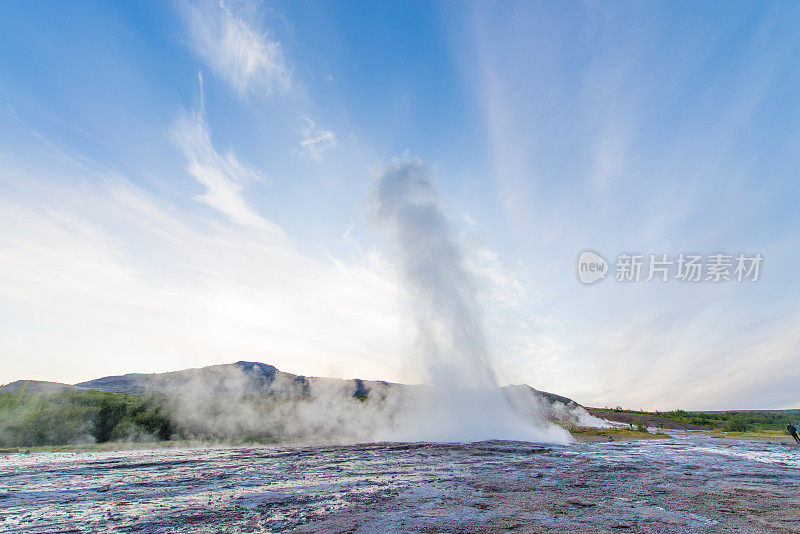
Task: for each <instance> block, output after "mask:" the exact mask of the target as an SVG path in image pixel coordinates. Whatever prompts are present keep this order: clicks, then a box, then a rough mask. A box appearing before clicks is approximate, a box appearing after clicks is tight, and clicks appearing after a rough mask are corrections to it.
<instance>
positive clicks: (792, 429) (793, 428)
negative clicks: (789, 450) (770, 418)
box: [786, 421, 800, 443]
mask: <svg viewBox="0 0 800 534" xmlns="http://www.w3.org/2000/svg"><path fill="white" fill-rule="evenodd" d="M795 424H797V421H795ZM786 430H788V431H789V434H791V435H792V437H793V438H794V440H795V441H796V442H797V443H800V438H798V437H797V427H796V426H794V425H793V424H792V423H789V424H788V425H786Z"/></svg>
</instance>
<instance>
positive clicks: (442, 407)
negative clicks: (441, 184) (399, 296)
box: [371, 159, 569, 442]
mask: <svg viewBox="0 0 800 534" xmlns="http://www.w3.org/2000/svg"><path fill="white" fill-rule="evenodd" d="M371 200H372V211H373V215H374V217H375V219H376V221H377V222H378V223H379V225H380V226H381V227H383V228H385V229H386V230H387V233H388V234H389V236H390V238H391V239H392V241H393V242H395V243H396V249H397V250H396V252H397V255H398V258H399V260H400V264H401V269H402V275H403V279H404V281H405V288H406V290H407V292H408V295H409V297H410V301H411V304H412V306H413V321H414V326H415V329H416V341H417V344H418V347H417V348H418V350H419V352H420V354H421V357H422V358H423V363H424V366H425V369H426V370H427V372H428V374H429V378H430V380H431V383H432V386H433V388H432V389H431V390H430V392H429V393H426V394H424V395H422V397H425V398H420V399H417V403H418V404H417V405H416V406H413V407H411V408H412V410H411V413H412V414H413V417H412V418H411V419H410V420H409V421H408V424H406V425H404V426H403V427H401V428H400V429H399V435H398V437H399V438H401V439H417V440H426V441H474V440H483V439H521V440H545V441H562V442H563V441H567V440H568V439H569V436H568V434H567V433H566V432H564V431H562V429H560V428H557V427H554V426H553V425H549V424H548V423H546V422H545V421H543V420H527V421H523V420H522V419H521V418H520V417H519V415H517V413H515V412H514V410H512V409H511V408H510V407H509V405H508V404H507V403H506V401H505V399H504V398H503V394H502V392H501V390H500V389H499V387H498V383H497V379H496V377H495V373H494V370H493V367H492V362H491V357H490V352H489V350H488V347H487V342H486V336H485V334H484V324H483V318H482V314H481V308H480V306H479V299H478V297H477V285H476V281H475V278H474V275H473V273H472V272H470V271H469V269H467V268H466V267H465V262H464V250H463V248H462V246H461V244H460V243H459V242H458V241H457V239H456V238H455V236H454V235H453V230H452V228H451V225H450V223H449V222H448V221H447V218H446V217H445V215H444V213H443V211H442V209H441V207H440V205H439V199H438V197H437V195H436V192H435V190H434V188H433V184H432V173H431V171H430V169H429V167H428V166H427V165H425V164H424V163H423V162H422V161H421V160H419V159H393V160H392V161H391V162H390V163H389V165H388V166H386V167H385V168H384V169H382V171H381V172H380V173H379V175H378V177H377V183H376V185H375V191H374V193H373V197H372V199H371Z"/></svg>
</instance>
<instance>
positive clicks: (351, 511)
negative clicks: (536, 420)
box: [0, 432, 800, 533]
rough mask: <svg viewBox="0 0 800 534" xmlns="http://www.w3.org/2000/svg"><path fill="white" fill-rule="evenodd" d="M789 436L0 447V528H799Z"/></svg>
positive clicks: (799, 482) (797, 457)
mask: <svg viewBox="0 0 800 534" xmlns="http://www.w3.org/2000/svg"><path fill="white" fill-rule="evenodd" d="M798 490H800V449H798V448H795V447H791V446H784V445H779V444H775V443H773V444H770V443H763V442H745V441H733V440H719V439H712V438H708V437H706V436H703V435H698V434H689V433H681V432H675V433H674V437H673V438H672V439H669V440H643V441H634V442H622V441H617V442H609V443H579V444H574V445H569V446H556V445H552V446H551V445H537V444H531V443H520V442H504V441H492V442H480V443H473V444H367V445H350V446H330V447H234V448H207V449H171V450H164V449H160V450H151V451H122V452H102V453H101V452H80V453H33V454H30V455H22V454H14V455H10V456H7V457H4V458H0V531H2V532H31V533H38V532H54V531H57V532H87V531H96V532H152V533H156V532H506V531H512V532H800V508H798V505H799V504H800V491H798Z"/></svg>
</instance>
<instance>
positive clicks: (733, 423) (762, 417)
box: [592, 407, 800, 435]
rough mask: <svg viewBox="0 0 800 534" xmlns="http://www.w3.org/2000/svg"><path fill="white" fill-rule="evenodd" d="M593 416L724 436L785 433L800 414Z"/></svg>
mask: <svg viewBox="0 0 800 534" xmlns="http://www.w3.org/2000/svg"><path fill="white" fill-rule="evenodd" d="M592 410H593V411H595V412H601V413H602V412H605V413H607V414H609V415H610V414H614V413H625V414H633V415H639V416H646V417H659V418H664V419H667V420H670V421H674V422H676V423H684V424H689V425H697V426H699V427H703V428H706V429H708V430H720V431H725V432H749V431H760V430H774V431H781V432H783V433H784V435H788V434H787V433H786V424H787V423H789V422H791V421H797V420H800V410H751V411H724V412H686V411H684V410H674V411H667V412H660V411H655V412H645V411H640V410H625V409H622V408H619V407H617V408H593V409H592Z"/></svg>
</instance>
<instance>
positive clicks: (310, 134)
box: [299, 115, 339, 160]
mask: <svg viewBox="0 0 800 534" xmlns="http://www.w3.org/2000/svg"><path fill="white" fill-rule="evenodd" d="M302 119H303V122H304V123H305V124H304V125H303V128H301V130H300V134H301V135H302V139H300V143H299V145H300V150H301V151H302V152H305V153H306V154H308V155H309V156H311V157H312V158H314V159H317V160H318V159H320V158H321V157H322V154H323V153H324V152H325V151H326V150H328V149H331V148H334V147H336V146H337V145H338V144H339V141H338V140H337V139H336V132H334V131H333V130H325V129H323V128H317V124H316V123H315V122H314V121H313V120H311V119H310V118H309V117H307V116H305V115H303V116H302Z"/></svg>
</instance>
